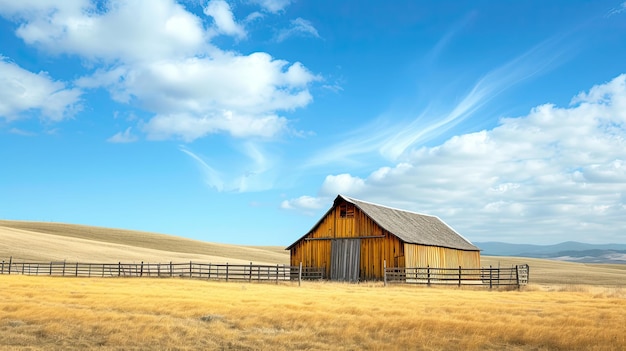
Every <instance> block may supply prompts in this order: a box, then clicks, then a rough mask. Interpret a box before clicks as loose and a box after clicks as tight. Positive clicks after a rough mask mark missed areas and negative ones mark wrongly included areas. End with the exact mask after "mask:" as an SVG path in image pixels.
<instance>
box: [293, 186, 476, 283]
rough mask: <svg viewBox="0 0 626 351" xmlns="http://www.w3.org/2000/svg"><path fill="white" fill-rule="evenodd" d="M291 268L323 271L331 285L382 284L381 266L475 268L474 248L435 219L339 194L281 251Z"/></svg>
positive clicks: (382, 273)
mask: <svg viewBox="0 0 626 351" xmlns="http://www.w3.org/2000/svg"><path fill="white" fill-rule="evenodd" d="M287 250H290V252H291V265H292V266H297V265H299V264H300V262H302V264H303V266H304V267H318V268H319V267H324V268H325V269H326V277H329V278H330V279H331V280H342V281H358V280H375V279H382V278H383V276H384V272H383V261H386V264H387V267H427V266H430V267H436V268H458V267H459V266H461V267H463V268H480V249H479V248H478V247H476V246H474V245H473V244H472V243H471V242H469V241H468V240H467V239H465V238H464V237H462V236H461V235H460V234H459V233H457V232H456V231H454V230H453V229H452V228H450V226H448V225H447V224H446V223H444V222H443V221H442V220H440V219H439V218H437V217H435V216H429V215H424V214H419V213H415V212H409V211H404V210H399V209H394V208H390V207H386V206H381V205H377V204H373V203H370V202H365V201H361V200H357V199H353V198H350V197H347V196H343V195H339V196H337V198H336V199H335V201H334V203H333V206H332V208H331V209H330V210H328V212H326V214H325V215H324V216H323V217H322V218H321V219H320V220H319V221H318V222H317V223H316V224H315V225H314V226H313V228H311V230H309V232H308V233H306V234H305V235H304V236H302V237H301V238H300V239H298V240H297V241H296V242H294V243H293V244H291V245H290V246H289V247H287Z"/></svg>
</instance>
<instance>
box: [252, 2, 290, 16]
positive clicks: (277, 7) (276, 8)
mask: <svg viewBox="0 0 626 351" xmlns="http://www.w3.org/2000/svg"><path fill="white" fill-rule="evenodd" d="M251 1H252V2H253V3H257V4H259V5H261V7H262V8H263V9H264V10H265V11H268V12H271V13H278V12H281V11H283V10H284V9H285V7H287V6H288V5H289V4H290V3H291V1H292V0H251Z"/></svg>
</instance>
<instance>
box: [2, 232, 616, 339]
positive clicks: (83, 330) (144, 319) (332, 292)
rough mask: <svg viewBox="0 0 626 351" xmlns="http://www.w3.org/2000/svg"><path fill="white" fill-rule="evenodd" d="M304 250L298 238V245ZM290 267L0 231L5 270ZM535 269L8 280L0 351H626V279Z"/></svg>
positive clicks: (137, 240) (66, 235)
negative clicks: (471, 284) (496, 283)
mask: <svg viewBox="0 0 626 351" xmlns="http://www.w3.org/2000/svg"><path fill="white" fill-rule="evenodd" d="M296 236H297V235H296ZM8 257H13V260H14V262H16V261H17V262H19V261H53V260H54V261H58V260H64V259H65V260H68V262H76V261H80V262H95V261H97V262H118V261H127V262H132V261H135V262H136V261H151V262H168V261H175V262H185V261H189V260H194V261H198V262H215V263H219V262H231V263H248V262H250V261H252V262H255V263H271V264H276V263H279V264H280V263H287V262H288V258H289V254H288V252H287V251H285V250H283V248H282V247H246V246H236V245H227V244H214V243H204V242H200V241H194V240H189V239H184V238H179V237H175V236H168V235H161V234H153V233H144V232H135V231H127V230H120V229H107V228H98V227H88V226H76V225H70V224H59V223H38V222H20V221H0V260H8ZM481 263H482V265H483V266H489V265H492V266H494V267H497V266H501V267H506V266H510V265H514V264H519V263H528V264H529V265H530V281H531V284H530V285H528V286H526V287H524V288H522V289H521V290H519V291H518V290H508V291H507V290H493V291H489V290H486V289H483V288H456V287H454V288H452V287H451V288H440V287H432V288H429V287H423V286H406V285H390V286H387V287H383V285H382V283H379V282H373V283H362V284H341V283H329V282H303V284H302V286H300V287H299V286H298V285H297V283H280V284H277V285H276V284H267V283H232V282H228V283H227V282H213V281H200V280H188V279H180V278H165V279H154V278H61V277H41V276H40V277H31V276H20V275H11V276H9V275H0V287H1V288H0V350H84V349H96V350H623V349H626V265H598V264H580V263H570V262H559V261H549V260H539V259H527V258H514V257H483V258H482V262H481Z"/></svg>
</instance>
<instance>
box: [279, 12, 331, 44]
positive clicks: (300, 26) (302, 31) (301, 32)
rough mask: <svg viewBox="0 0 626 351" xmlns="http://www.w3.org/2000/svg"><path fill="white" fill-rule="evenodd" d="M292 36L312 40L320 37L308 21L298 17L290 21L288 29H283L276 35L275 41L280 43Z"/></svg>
mask: <svg viewBox="0 0 626 351" xmlns="http://www.w3.org/2000/svg"><path fill="white" fill-rule="evenodd" d="M293 36H312V37H314V38H319V37H320V35H319V33H318V32H317V29H315V27H314V26H313V24H312V23H311V22H310V21H307V20H305V19H303V18H300V17H298V18H296V19H295V20H292V21H291V26H290V27H289V28H286V29H283V30H281V31H280V32H278V35H276V41H278V42H281V41H284V40H285V39H287V38H290V37H293Z"/></svg>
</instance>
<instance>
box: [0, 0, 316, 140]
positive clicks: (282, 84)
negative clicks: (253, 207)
mask: <svg viewBox="0 0 626 351" xmlns="http://www.w3.org/2000/svg"><path fill="white" fill-rule="evenodd" d="M268 6H269V5H268ZM205 13H206V14H207V15H208V16H211V17H212V18H213V20H214V25H215V26H214V28H209V29H205V26H204V24H203V21H202V19H201V18H199V17H198V16H196V15H194V14H193V13H191V12H189V11H187V10H186V9H185V8H184V6H182V5H181V4H179V3H178V2H176V1H174V0H163V1H157V2H154V1H149V0H137V1H124V0H111V1H109V2H106V3H105V4H104V5H103V4H100V7H98V6H97V5H96V3H95V2H93V1H89V0H83V1H67V2H58V1H22V2H12V1H8V0H0V14H1V15H3V16H4V17H6V18H8V19H10V20H13V21H16V22H18V23H19V28H18V30H17V31H16V34H17V36H18V37H20V38H22V39H23V40H24V42H26V43H27V44H29V45H32V46H35V47H37V48H39V49H41V50H43V51H46V52H50V53H55V54H69V55H77V56H79V57H81V58H83V59H85V60H86V61H85V62H86V65H85V68H86V69H88V70H89V71H90V73H89V74H87V75H85V76H84V77H82V78H79V79H77V80H76V82H75V84H76V85H77V86H78V87H81V88H84V89H90V88H100V87H103V88H106V89H107V90H108V91H109V92H110V94H111V97H112V98H113V99H114V100H116V101H117V102H120V103H123V104H129V105H132V106H134V107H139V108H141V109H143V110H145V111H147V112H149V113H152V117H151V118H149V119H148V120H147V121H140V122H139V123H140V124H139V125H138V126H137V127H138V129H137V130H140V131H144V132H146V133H148V137H149V138H153V139H162V138H171V137H174V138H180V139H182V140H186V141H192V140H194V139H196V138H200V137H203V136H205V135H208V134H211V133H219V132H226V133H229V134H231V135H233V136H236V137H254V136H259V137H264V138H266V137H273V136H275V135H277V134H278V133H281V132H283V131H285V130H286V125H287V120H286V118H285V117H283V116H280V113H281V112H285V111H292V110H294V109H297V108H301V107H304V106H306V105H307V104H309V103H310V102H311V101H312V96H311V94H310V92H309V85H310V84H311V83H312V82H315V81H316V80H319V78H318V77H317V76H316V75H314V74H312V73H311V72H310V71H309V70H308V69H307V68H306V67H304V66H303V65H302V64H301V63H299V62H295V63H289V62H287V61H283V60H279V59H275V58H273V57H272V56H270V55H269V54H267V53H262V52H257V53H252V54H249V55H244V54H240V53H237V52H232V51H225V50H222V49H220V48H217V47H215V46H214V45H213V44H212V43H211V42H210V40H211V38H212V35H213V34H214V32H215V31H218V32H219V33H222V34H226V35H232V36H235V37H237V38H245V30H244V29H243V27H242V26H241V25H239V24H238V23H237V22H236V20H235V18H234V16H233V13H232V10H231V9H230V7H229V5H228V4H227V3H226V2H224V1H222V0H212V1H210V2H208V3H207V6H206V7H205ZM56 92H57V93H58V94H61V95H63V94H67V93H68V92H73V93H74V94H75V93H76V92H77V91H75V90H69V91H68V90H67V89H66V90H63V89H57V91H56ZM62 97H63V98H64V99H55V100H54V101H55V102H56V103H57V104H58V105H61V106H67V103H65V105H63V102H64V101H67V100H69V98H70V96H62ZM47 106H49V105H47ZM61 106H56V107H54V106H52V107H47V108H49V109H53V110H54V111H57V110H58V109H59V108H61ZM52 115H56V116H58V113H56V114H52Z"/></svg>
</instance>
